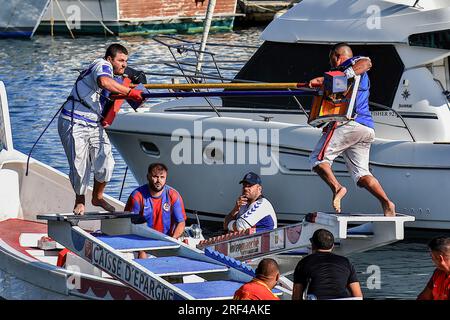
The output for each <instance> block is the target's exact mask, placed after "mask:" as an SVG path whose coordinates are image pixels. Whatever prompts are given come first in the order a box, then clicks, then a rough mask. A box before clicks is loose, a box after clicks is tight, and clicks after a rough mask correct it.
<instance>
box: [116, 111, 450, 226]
mask: <svg viewBox="0 0 450 320" xmlns="http://www.w3.org/2000/svg"><path fill="white" fill-rule="evenodd" d="M194 120H197V121H201V123H202V126H203V133H204V132H206V130H207V129H208V128H215V129H216V130H218V131H219V132H222V133H223V135H224V136H225V132H226V130H229V129H238V128H240V129H243V130H249V129H252V128H259V129H262V128H265V129H267V130H270V129H278V130H279V133H280V141H279V145H277V146H276V147H277V148H279V149H278V151H277V152H278V154H276V152H275V153H273V154H272V160H273V161H271V165H273V166H276V172H275V173H276V174H272V175H262V180H263V188H264V190H263V193H264V194H265V195H266V196H267V197H268V198H269V199H270V200H271V202H272V204H273V205H274V207H275V209H276V212H277V215H278V218H279V219H280V220H281V221H283V220H284V221H285V222H295V221H300V220H301V219H302V218H303V216H304V214H306V213H309V212H315V211H325V212H326V211H332V206H331V192H330V190H329V189H328V187H327V186H326V184H325V183H324V182H323V181H322V180H321V179H320V178H319V177H318V176H317V175H316V174H315V173H313V172H311V171H310V167H309V162H308V156H309V154H310V152H311V150H312V148H313V147H314V145H315V143H316V142H317V141H318V139H319V135H320V130H317V129H313V128H310V127H307V126H298V125H292V124H288V123H277V122H262V121H253V120H247V119H235V118H225V117H222V118H204V117H201V116H194V115H182V114H176V115H175V114H162V113H139V114H136V113H135V114H121V115H119V116H118V118H117V119H116V121H115V123H114V125H113V127H112V128H111V129H110V130H109V136H110V138H111V140H112V142H113V144H114V145H115V146H116V148H117V149H118V150H119V152H120V153H121V154H122V156H123V157H124V160H125V161H126V163H127V164H128V166H129V167H130V169H131V171H132V172H133V174H134V176H135V177H136V179H137V180H138V181H139V183H144V182H145V181H144V180H145V177H146V170H147V167H148V165H149V164H150V163H152V162H163V163H165V164H166V165H167V166H168V167H169V172H170V174H169V182H168V183H169V184H170V185H172V186H173V187H175V188H176V189H177V190H178V191H179V192H180V193H181V194H182V196H183V199H184V202H185V206H186V209H187V210H189V211H190V212H193V211H198V212H199V214H200V215H203V217H204V218H207V217H209V218H210V219H214V220H222V219H223V217H224V216H225V215H226V214H227V213H228V212H229V210H230V209H231V207H232V206H233V203H234V201H235V199H236V198H237V197H238V195H239V193H240V185H239V184H238V181H240V179H241V178H242V176H243V175H244V174H245V173H246V172H248V171H254V172H256V173H259V174H260V173H261V168H264V167H265V168H266V169H267V168H268V167H269V165H267V163H266V164H262V163H261V162H258V163H255V164H238V163H232V164H226V163H227V159H223V160H224V162H225V164H219V163H214V164H208V163H207V161H208V159H206V158H207V157H208V156H207V155H205V153H204V150H205V148H206V149H208V146H209V145H210V144H211V141H207V140H208V139H204V138H203V141H202V140H201V138H200V137H199V136H198V135H197V134H194V130H195V128H194ZM130 128H136V129H130ZM180 128H183V129H186V130H187V131H188V132H192V136H191V137H190V138H191V140H192V141H191V142H192V144H191V145H192V146H193V153H194V152H196V150H195V143H198V144H199V145H200V149H199V150H200V153H201V156H200V163H195V159H194V157H195V156H194V155H192V156H191V159H190V160H191V161H190V162H189V163H177V161H179V159H174V157H176V154H174V150H178V149H179V145H180V139H179V138H177V137H176V136H174V135H173V132H176V130H179V129H180ZM194 137H195V138H194ZM194 140H196V142H195V141H194ZM215 141H216V142H217V141H218V140H217V139H216V140H215ZM146 143H152V144H154V146H156V147H157V148H158V152H157V153H152V152H148V150H147V151H144V149H145V144H146ZM248 145H249V143H248V141H247V142H245V141H243V142H242V141H238V142H236V141H235V143H234V148H235V151H236V150H237V149H238V148H239V147H240V146H242V147H243V148H246V149H245V150H246V152H247V154H248V153H249V152H250V150H249V147H248ZM223 146H224V148H225V149H226V143H224V144H223ZM177 148H178V149H177ZM214 148H215V149H216V152H218V153H223V154H225V157H226V152H227V151H226V150H221V149H220V144H217V145H215V146H214ZM268 150H270V149H268ZM274 150H275V149H274ZM438 154H439V157H437V156H431V155H438ZM205 157H206V158H205ZM276 158H277V159H276ZM448 158H450V145H447V144H433V143H426V142H424V143H413V142H407V141H391V140H381V139H380V140H376V141H375V143H374V144H373V145H372V149H371V163H370V169H371V170H372V172H373V174H374V175H375V177H376V178H377V179H378V180H379V181H380V182H381V184H382V185H383V187H384V189H385V191H386V192H387V194H388V195H389V197H390V198H391V199H392V201H394V202H395V204H396V207H397V212H399V213H403V214H409V215H413V216H415V218H416V222H414V223H411V224H407V225H406V226H407V227H414V228H433V229H434V228H435V229H450V213H449V212H448V208H450V199H449V197H448V196H447V195H448V194H449V192H450V166H448V165H447V164H446V163H445V161H444V160H445V159H448ZM174 160H175V161H174ZM209 160H211V159H209ZM333 168H334V170H335V171H336V176H337V178H338V179H339V181H340V182H341V183H342V184H343V185H344V186H346V187H347V189H348V193H347V196H346V197H345V198H344V200H343V210H344V211H346V212H362V213H382V210H381V206H380V204H379V202H378V201H377V200H376V199H375V198H374V197H373V196H371V195H370V194H369V193H368V192H367V191H366V190H364V189H361V188H358V187H356V185H355V184H354V182H353V180H352V179H351V177H350V175H349V173H348V172H347V170H346V167H345V165H344V163H343V160H342V159H340V160H339V159H338V160H337V161H336V163H335V164H334V167H333ZM437 186H439V187H437ZM431 190H432V191H431Z"/></svg>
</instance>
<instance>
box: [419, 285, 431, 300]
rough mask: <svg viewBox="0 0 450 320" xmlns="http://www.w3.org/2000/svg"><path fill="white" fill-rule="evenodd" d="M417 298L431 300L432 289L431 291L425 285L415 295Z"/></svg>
mask: <svg viewBox="0 0 450 320" xmlns="http://www.w3.org/2000/svg"><path fill="white" fill-rule="evenodd" d="M417 300H433V291H431V289H430V288H428V287H425V289H423V291H422V292H421V293H420V294H419V295H418V296H417Z"/></svg>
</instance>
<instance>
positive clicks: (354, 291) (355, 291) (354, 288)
mask: <svg viewBox="0 0 450 320" xmlns="http://www.w3.org/2000/svg"><path fill="white" fill-rule="evenodd" d="M348 289H349V290H350V294H351V295H352V297H359V298H362V297H363V294H362V291H361V286H360V284H359V282H353V283H350V284H349V285H348Z"/></svg>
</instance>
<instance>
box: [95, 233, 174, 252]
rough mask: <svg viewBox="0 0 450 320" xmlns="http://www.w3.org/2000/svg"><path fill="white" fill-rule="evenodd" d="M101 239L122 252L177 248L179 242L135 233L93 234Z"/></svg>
mask: <svg viewBox="0 0 450 320" xmlns="http://www.w3.org/2000/svg"><path fill="white" fill-rule="evenodd" d="M92 235H93V236H95V237H96V238H97V239H99V240H100V241H103V242H104V243H106V244H107V245H109V246H110V247H112V248H114V249H115V250H118V251H121V252H132V251H140V250H162V249H177V248H179V247H180V245H179V244H177V243H175V242H170V241H164V240H155V239H151V238H146V237H141V236H138V235H135V234H122V235H115V236H107V235H104V234H92Z"/></svg>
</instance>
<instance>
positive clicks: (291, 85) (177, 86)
mask: <svg viewBox="0 0 450 320" xmlns="http://www.w3.org/2000/svg"><path fill="white" fill-rule="evenodd" d="M135 86H136V85H133V86H132V87H135ZM144 87H145V88H146V89H172V90H191V89H238V90H239V89H246V90H248V89H298V88H305V87H308V83H306V82H276V83H174V84H173V83H148V84H144Z"/></svg>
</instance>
